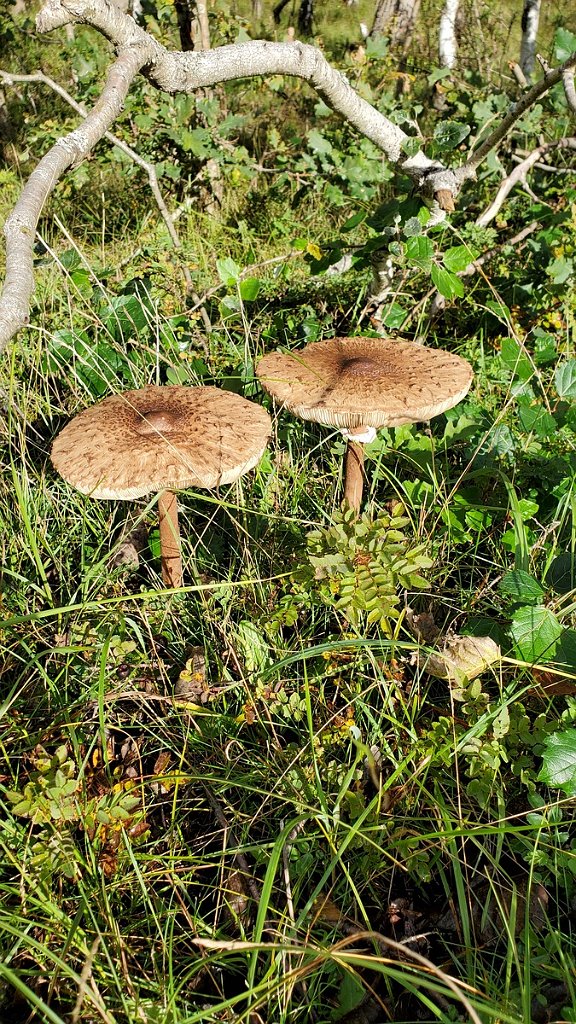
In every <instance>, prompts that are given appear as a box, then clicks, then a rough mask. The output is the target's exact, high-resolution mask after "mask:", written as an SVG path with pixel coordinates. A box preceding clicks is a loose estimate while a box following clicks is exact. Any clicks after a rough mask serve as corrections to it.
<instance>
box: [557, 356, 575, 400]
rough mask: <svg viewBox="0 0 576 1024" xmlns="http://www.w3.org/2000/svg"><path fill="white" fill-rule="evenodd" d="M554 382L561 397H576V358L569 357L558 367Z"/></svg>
mask: <svg viewBox="0 0 576 1024" xmlns="http://www.w3.org/2000/svg"><path fill="white" fill-rule="evenodd" d="M554 383H555V385H556V390H557V392H558V394H559V395H560V398H576V359H569V360H568V362H566V363H560V365H559V366H557V367H556V369H555V371H554Z"/></svg>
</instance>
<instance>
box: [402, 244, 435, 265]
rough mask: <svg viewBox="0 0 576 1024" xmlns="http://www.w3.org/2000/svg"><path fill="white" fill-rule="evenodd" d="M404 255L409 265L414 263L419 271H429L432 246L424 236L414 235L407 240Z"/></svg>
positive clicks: (432, 251)
mask: <svg viewBox="0 0 576 1024" xmlns="http://www.w3.org/2000/svg"><path fill="white" fill-rule="evenodd" d="M405 253H406V258H407V259H408V260H410V262H411V263H415V264H416V266H417V267H420V269H421V270H426V271H430V269H431V267H432V255H433V253H434V246H433V245H432V242H431V241H430V239H429V238H426V237H425V235H414V236H413V237H412V238H409V239H408V241H407V242H406V246H405Z"/></svg>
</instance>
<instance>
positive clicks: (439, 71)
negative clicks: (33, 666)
mask: <svg viewBox="0 0 576 1024" xmlns="http://www.w3.org/2000/svg"><path fill="white" fill-rule="evenodd" d="M451 74H452V70H451V68H434V71H432V72H431V73H430V74H429V75H428V78H427V82H428V85H430V86H432V85H436V82H441V81H442V79H443V78H448V77H449V76H450V75H451Z"/></svg>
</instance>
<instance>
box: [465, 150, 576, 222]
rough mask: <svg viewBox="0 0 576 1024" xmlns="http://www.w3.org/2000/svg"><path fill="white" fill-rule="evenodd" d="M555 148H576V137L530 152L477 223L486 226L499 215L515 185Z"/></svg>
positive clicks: (506, 178)
mask: <svg viewBox="0 0 576 1024" xmlns="http://www.w3.org/2000/svg"><path fill="white" fill-rule="evenodd" d="M554 149H573V150H574V149H576V137H574V136H570V137H568V138H565V139H559V140H558V141H557V142H548V143H545V144H544V145H543V146H538V148H537V149H534V150H533V151H532V153H530V154H529V156H527V157H526V158H525V159H524V160H522V162H521V163H519V164H518V166H517V167H515V168H514V170H513V171H511V172H510V174H508V175H507V177H505V178H504V180H503V181H502V183H501V185H500V188H499V189H498V192H497V193H496V196H495V198H494V199H493V200H492V202H491V204H490V206H489V207H488V209H487V210H485V211H484V213H482V214H481V215H480V216H479V217H478V219H477V220H476V224H477V225H478V226H479V227H483V228H485V227H486V226H487V225H488V224H489V223H490V221H491V220H494V217H495V216H496V215H497V213H498V212H499V210H500V209H501V207H502V204H503V203H504V200H505V199H506V197H507V196H508V194H509V193H510V192H511V191H512V189H513V188H514V186H515V185H516V184H517V183H518V182H519V181H523V180H524V179H525V177H526V175H527V174H528V171H530V170H531V169H532V167H534V165H535V164H536V163H537V162H538V161H539V160H540V158H541V157H542V156H544V155H545V154H546V153H549V152H551V151H552V150H554Z"/></svg>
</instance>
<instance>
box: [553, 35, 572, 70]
mask: <svg viewBox="0 0 576 1024" xmlns="http://www.w3.org/2000/svg"><path fill="white" fill-rule="evenodd" d="M575 50H576V35H574V33H573V32H570V30H569V29H567V28H557V29H556V32H555V33H554V57H555V58H556V60H557V61H558V62H559V63H560V64H563V63H564V61H565V60H568V57H569V56H570V54H572V53H574V51H575Z"/></svg>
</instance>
